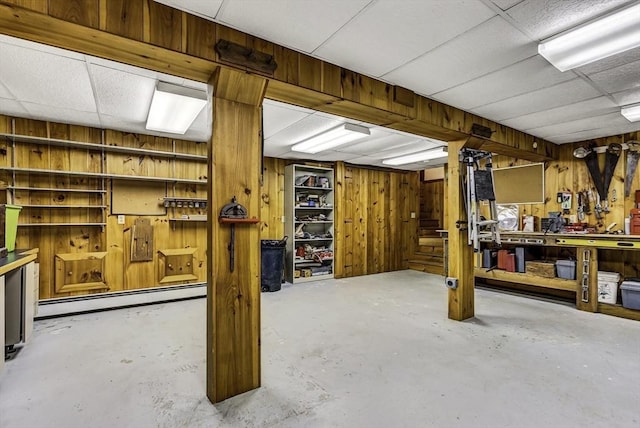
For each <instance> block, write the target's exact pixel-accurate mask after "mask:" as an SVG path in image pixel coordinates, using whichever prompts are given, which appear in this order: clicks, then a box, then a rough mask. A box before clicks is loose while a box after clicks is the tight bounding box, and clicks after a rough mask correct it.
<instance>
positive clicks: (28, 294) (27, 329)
mask: <svg viewBox="0 0 640 428" xmlns="http://www.w3.org/2000/svg"><path fill="white" fill-rule="evenodd" d="M37 257H38V249H37V248H36V249H31V250H15V251H12V252H10V253H9V254H7V256H6V257H2V258H0V344H2V355H1V356H0V371H1V370H2V368H3V366H4V347H5V345H6V344H7V341H6V339H8V338H7V337H5V328H6V327H7V326H8V325H9V323H10V324H11V325H17V326H18V331H19V334H18V336H19V342H26V341H27V340H28V339H29V337H30V334H31V331H32V330H33V319H34V317H35V310H36V307H37V304H38V297H37V296H38V269H37V266H36V263H35V260H36V258H37ZM23 268H24V271H23V272H20V275H19V277H17V276H16V275H15V274H16V273H17V272H18V270H20V269H23ZM15 280H17V282H18V283H17V284H9V283H10V282H15ZM9 286H11V287H19V290H8V289H7V288H6V287H9ZM16 293H18V295H19V296H20V299H19V300H20V304H19V305H14V304H9V305H7V306H6V307H5V303H10V302H9V301H8V300H7V301H5V297H6V296H7V295H9V296H12V295H16ZM16 318H18V319H16ZM16 323H17V324H16ZM10 330H11V329H10ZM12 341H13V340H12ZM14 344H15V343H11V345H14Z"/></svg>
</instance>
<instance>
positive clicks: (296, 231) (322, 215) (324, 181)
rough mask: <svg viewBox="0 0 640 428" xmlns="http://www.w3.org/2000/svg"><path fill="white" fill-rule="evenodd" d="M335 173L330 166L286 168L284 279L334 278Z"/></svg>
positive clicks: (295, 166)
mask: <svg viewBox="0 0 640 428" xmlns="http://www.w3.org/2000/svg"><path fill="white" fill-rule="evenodd" d="M333 185H334V174H333V169H331V168H322V167H312V166H307V165H297V164H294V165H289V166H287V167H286V168H285V195H284V196H285V234H286V235H287V236H289V239H288V240H287V256H286V260H287V263H286V266H285V271H286V278H287V280H288V281H289V282H292V283H294V284H295V283H300V282H306V281H314V280H319V279H326V278H333V259H334V257H333V255H334V254H333V251H334V227H333V219H334V217H333V214H334V193H333Z"/></svg>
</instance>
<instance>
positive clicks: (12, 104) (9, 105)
mask: <svg viewBox="0 0 640 428" xmlns="http://www.w3.org/2000/svg"><path fill="white" fill-rule="evenodd" d="M0 114H5V115H7V116H17V117H27V118H28V117H30V116H31V115H30V114H29V112H28V111H27V110H26V109H25V108H24V107H23V106H22V104H20V102H19V101H16V100H9V99H6V98H0Z"/></svg>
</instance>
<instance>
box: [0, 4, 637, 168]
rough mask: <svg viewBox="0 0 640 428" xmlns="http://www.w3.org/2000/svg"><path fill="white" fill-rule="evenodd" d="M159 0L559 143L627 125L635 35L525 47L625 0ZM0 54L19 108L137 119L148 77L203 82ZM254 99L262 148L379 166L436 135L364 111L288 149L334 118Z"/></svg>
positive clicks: (112, 120)
mask: <svg viewBox="0 0 640 428" xmlns="http://www.w3.org/2000/svg"><path fill="white" fill-rule="evenodd" d="M160 2H161V3H165V4H167V5H170V6H173V7H176V8H178V9H182V10H185V11H187V12H189V13H193V14H195V15H199V16H202V17H204V18H207V19H210V20H213V21H216V22H219V23H221V24H223V25H227V26H230V27H233V28H237V29H239V30H241V31H244V32H247V33H250V34H254V35H256V36H259V37H262V38H264V39H266V40H269V41H272V42H274V43H278V44H281V45H284V46H287V47H289V48H292V49H294V50H297V51H300V52H303V53H306V54H308V55H311V56H314V57H317V58H320V59H323V60H325V61H328V62H331V63H334V64H337V65H340V66H343V67H346V68H349V69H352V70H354V71H357V72H360V73H363V74H366V75H369V76H372V77H374V78H377V79H380V80H382V81H385V82H389V83H391V84H395V85H399V86H403V87H406V88H408V89H411V90H413V91H415V92H416V93H419V94H421V95H424V96H427V97H429V98H432V99H436V100H438V101H441V102H444V103H446V104H449V105H452V106H455V107H458V108H460V109H463V110H466V111H469V112H472V113H474V114H477V115H480V116H483V117H486V118H488V119H491V120H494V121H496V122H499V123H502V124H505V125H507V126H510V127H512V128H515V129H518V130H521V131H524V132H527V133H530V134H532V135H534V136H537V137H540V138H545V139H547V140H550V141H552V142H555V143H558V144H561V143H568V142H574V141H582V140H586V139H590V138H597V137H603V136H609V135H617V134H622V133H626V132H631V131H637V130H640V123H638V122H636V123H631V122H628V121H627V120H626V119H625V118H624V117H623V116H622V115H620V106H622V105H628V104H633V103H638V102H640V72H639V71H638V70H640V48H636V49H633V50H630V51H627V52H625V53H623V54H619V55H616V56H613V57H610V58H607V59H605V60H601V61H598V62H595V63H592V64H589V65H586V66H583V67H580V68H578V69H576V70H572V71H567V72H564V73H562V72H560V71H558V70H557V69H555V68H554V67H553V66H552V65H550V64H549V63H548V62H546V60H544V58H542V57H541V56H539V55H538V54H537V44H538V41H540V40H543V39H545V38H548V37H550V36H552V35H554V34H557V33H559V32H562V31H564V30H566V29H568V28H570V27H573V26H575V25H579V24H581V23H583V22H585V21H587V20H589V19H591V18H593V17H596V16H599V15H601V14H604V13H607V12H609V11H611V10H614V9H617V8H620V7H623V6H627V5H630V4H632V3H637V1H629V0H606V1H605V0H600V1H597V0H522V1H519V0H446V1H445V0H307V1H295V0H269V1H268V2H267V1H259V0H160ZM0 58H2V61H0V113H2V114H8V115H14V116H19V117H28V118H34V119H43V120H54V121H60V122H66V123H75V124H82V125H86V126H95V127H100V128H110V129H118V130H123V131H128V132H140V133H143V132H144V133H150V132H148V131H146V130H145V129H144V122H145V120H146V114H147V111H148V108H149V103H150V100H151V94H152V92H153V88H154V87H155V84H156V82H157V81H160V80H161V81H167V82H170V83H174V84H178V85H184V86H189V87H194V88H197V89H205V88H206V85H204V84H202V83H198V82H191V81H187V80H185V79H181V78H177V77H173V76H168V75H163V74H161V73H156V72H152V71H148V70H142V69H139V68H135V67H130V66H126V65H123V64H117V63H113V62H111V61H107V60H103V59H99V58H93V57H88V56H86V55H81V54H77V53H73V52H68V51H63V50H60V49H56V48H51V47H48V46H43V45H37V44H35V43H31V42H26V41H22V40H19V39H14V38H10V37H5V36H0ZM264 111H265V113H264V114H265V120H264V123H265V155H267V156H276V157H282V158H313V159H317V160H327V161H332V160H344V161H348V162H352V163H357V164H364V165H378V166H381V165H382V160H383V159H387V158H389V157H394V156H400V155H405V154H409V153H413V152H416V151H421V150H425V149H429V148H432V147H436V146H438V145H440V144H442V143H440V142H437V141H434V140H429V139H425V138H421V137H417V136H413V135H410V134H404V133H400V132H397V131H392V130H389V129H384V128H381V127H376V126H372V125H368V124H364V125H366V126H369V127H370V128H371V136H370V137H367V138H362V139H361V140H358V141H356V142H354V143H350V144H348V145H345V146H341V147H338V148H336V149H334V150H329V151H325V152H321V153H318V154H316V155H307V154H304V153H296V152H292V151H291V150H290V147H291V146H292V145H293V144H294V143H296V142H298V141H300V140H301V139H304V138H307V137H309V136H311V135H314V134H317V133H319V132H321V131H323V130H326V129H329V128H331V127H333V126H335V125H336V124H339V123H343V122H345V119H343V118H340V117H337V116H333V115H329V114H325V113H318V112H313V111H310V110H306V109H303V108H300V107H296V106H291V105H285V104H282V103H277V102H274V101H267V102H265V110H264ZM210 123H211V109H210V107H209V108H207V109H205V111H203V112H202V113H201V114H200V116H198V118H197V119H196V121H195V122H194V124H193V125H192V127H191V128H190V129H189V131H188V132H187V134H186V135H185V136H184V138H185V139H189V140H196V141H202V140H206V139H208V138H209V133H210V128H211V127H210ZM356 123H359V122H356ZM156 134H157V133H156ZM157 135H166V134H157ZM425 166H429V164H424V163H419V164H412V165H406V166H403V167H401V168H403V169H413V170H415V169H421V168H424V167H425Z"/></svg>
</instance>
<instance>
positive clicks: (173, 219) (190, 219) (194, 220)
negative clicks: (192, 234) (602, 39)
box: [169, 218, 207, 222]
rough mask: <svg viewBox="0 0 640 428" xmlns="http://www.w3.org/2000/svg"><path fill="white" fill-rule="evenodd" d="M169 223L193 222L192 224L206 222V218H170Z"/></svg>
mask: <svg viewBox="0 0 640 428" xmlns="http://www.w3.org/2000/svg"><path fill="white" fill-rule="evenodd" d="M169 221H193V222H206V221H207V219H206V218H202V219H199V218H170V219H169Z"/></svg>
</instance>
